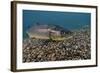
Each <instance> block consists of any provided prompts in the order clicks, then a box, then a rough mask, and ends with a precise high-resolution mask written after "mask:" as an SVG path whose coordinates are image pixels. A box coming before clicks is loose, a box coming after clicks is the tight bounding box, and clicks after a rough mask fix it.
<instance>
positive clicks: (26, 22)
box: [23, 10, 91, 37]
mask: <svg viewBox="0 0 100 73" xmlns="http://www.w3.org/2000/svg"><path fill="white" fill-rule="evenodd" d="M36 23H39V24H49V25H53V24H54V25H59V26H61V27H63V28H64V29H69V30H76V29H81V28H82V27H85V26H90V24H91V14H90V13H79V12H56V11H36V10H23V37H26V36H27V35H26V31H27V30H28V29H29V28H30V27H31V26H33V25H35V24H36Z"/></svg>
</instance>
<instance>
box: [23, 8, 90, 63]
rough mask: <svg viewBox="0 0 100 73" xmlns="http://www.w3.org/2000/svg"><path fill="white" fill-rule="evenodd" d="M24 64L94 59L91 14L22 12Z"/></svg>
mask: <svg viewBox="0 0 100 73" xmlns="http://www.w3.org/2000/svg"><path fill="white" fill-rule="evenodd" d="M22 50H23V60H22V61H23V63H27V62H46V61H67V60H88V59H91V14H90V13H82V12H61V11H39V10H23V49H22Z"/></svg>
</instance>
